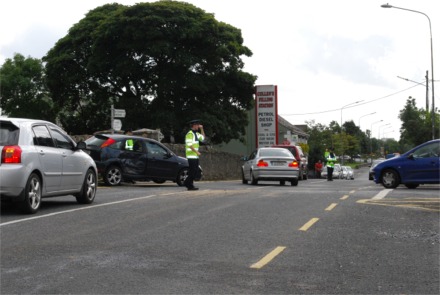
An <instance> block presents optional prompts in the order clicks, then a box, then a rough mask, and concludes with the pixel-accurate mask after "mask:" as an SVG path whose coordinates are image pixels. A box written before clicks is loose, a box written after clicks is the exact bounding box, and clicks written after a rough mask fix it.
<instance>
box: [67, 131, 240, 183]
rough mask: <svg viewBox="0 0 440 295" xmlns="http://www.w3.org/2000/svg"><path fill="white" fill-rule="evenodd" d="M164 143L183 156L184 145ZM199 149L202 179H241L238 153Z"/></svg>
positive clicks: (78, 137) (204, 146)
mask: <svg viewBox="0 0 440 295" xmlns="http://www.w3.org/2000/svg"><path fill="white" fill-rule="evenodd" d="M89 137H90V136H88V135H76V136H72V138H73V139H74V140H75V141H76V142H78V141H80V140H86V139H87V138H89ZM164 145H165V146H167V147H168V148H169V149H170V150H172V151H173V152H174V153H176V154H177V155H178V156H181V157H185V145H183V144H168V143H165V144H164ZM199 151H200V153H201V154H202V155H201V157H200V166H202V169H203V180H233V179H241V166H242V165H243V161H242V160H240V156H239V155H236V154H231V153H227V152H222V151H219V150H216V149H214V148H212V147H211V146H207V145H202V146H201V147H200V149H199Z"/></svg>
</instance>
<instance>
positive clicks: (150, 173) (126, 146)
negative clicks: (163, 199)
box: [86, 134, 189, 186]
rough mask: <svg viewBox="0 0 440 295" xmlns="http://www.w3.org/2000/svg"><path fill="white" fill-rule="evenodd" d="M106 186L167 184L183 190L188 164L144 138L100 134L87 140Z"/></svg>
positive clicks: (149, 139)
mask: <svg viewBox="0 0 440 295" xmlns="http://www.w3.org/2000/svg"><path fill="white" fill-rule="evenodd" d="M86 144H87V150H88V152H89V154H90V156H91V157H92V158H93V160H95V162H96V166H97V167H98V172H99V174H100V175H101V176H102V178H103V180H104V182H105V184H106V185H109V186H116V185H120V184H121V182H123V181H136V180H137V181H154V182H155V183H164V182H165V181H167V180H168V181H173V182H176V183H177V184H178V185H179V186H183V182H184V181H185V179H186V177H187V176H188V170H189V166H188V160H187V159H186V158H183V157H179V156H177V155H176V154H174V153H173V152H172V151H171V150H170V149H169V148H167V147H166V146H165V145H163V144H161V143H160V142H158V141H156V140H154V139H151V138H145V137H141V136H134V135H120V134H99V135H95V136H92V137H90V138H89V139H87V140H86Z"/></svg>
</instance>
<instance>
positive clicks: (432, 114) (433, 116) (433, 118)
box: [381, 3, 435, 139]
mask: <svg viewBox="0 0 440 295" xmlns="http://www.w3.org/2000/svg"><path fill="white" fill-rule="evenodd" d="M381 7H382V8H396V9H401V10H406V11H411V12H415V13H420V14H423V15H424V16H426V18H428V22H429V35H430V37H431V85H432V86H431V87H432V110H431V116H432V118H431V125H432V126H431V127H432V139H435V113H434V108H435V104H434V53H433V49H432V29H431V19H430V18H429V16H428V15H427V14H426V13H423V12H421V11H417V10H412V9H407V8H402V7H397V6H392V5H389V4H388V3H387V4H382V5H381Z"/></svg>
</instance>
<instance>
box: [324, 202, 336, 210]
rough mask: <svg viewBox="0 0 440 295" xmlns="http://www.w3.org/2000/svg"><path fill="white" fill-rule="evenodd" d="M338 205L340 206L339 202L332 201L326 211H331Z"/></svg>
mask: <svg viewBox="0 0 440 295" xmlns="http://www.w3.org/2000/svg"><path fill="white" fill-rule="evenodd" d="M336 206H338V204H337V203H332V204H331V205H330V206H328V207H327V208H325V211H331V210H333V209H334V208H335V207H336Z"/></svg>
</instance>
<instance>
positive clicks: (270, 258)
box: [251, 246, 286, 269]
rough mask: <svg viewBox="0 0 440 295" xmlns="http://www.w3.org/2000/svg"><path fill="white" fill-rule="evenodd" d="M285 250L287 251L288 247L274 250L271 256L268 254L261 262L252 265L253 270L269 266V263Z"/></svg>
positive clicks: (279, 247)
mask: <svg viewBox="0 0 440 295" xmlns="http://www.w3.org/2000/svg"><path fill="white" fill-rule="evenodd" d="M284 249H286V247H283V246H278V247H276V248H275V249H273V250H272V251H271V252H269V254H267V255H266V256H264V257H263V258H262V259H261V260H260V261H258V262H256V263H254V264H252V265H251V268H256V269H260V268H262V267H263V266H265V265H266V264H268V263H269V262H271V261H272V260H273V259H274V258H275V257H276V256H277V255H278V254H280V253H281V252H283V251H284Z"/></svg>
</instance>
